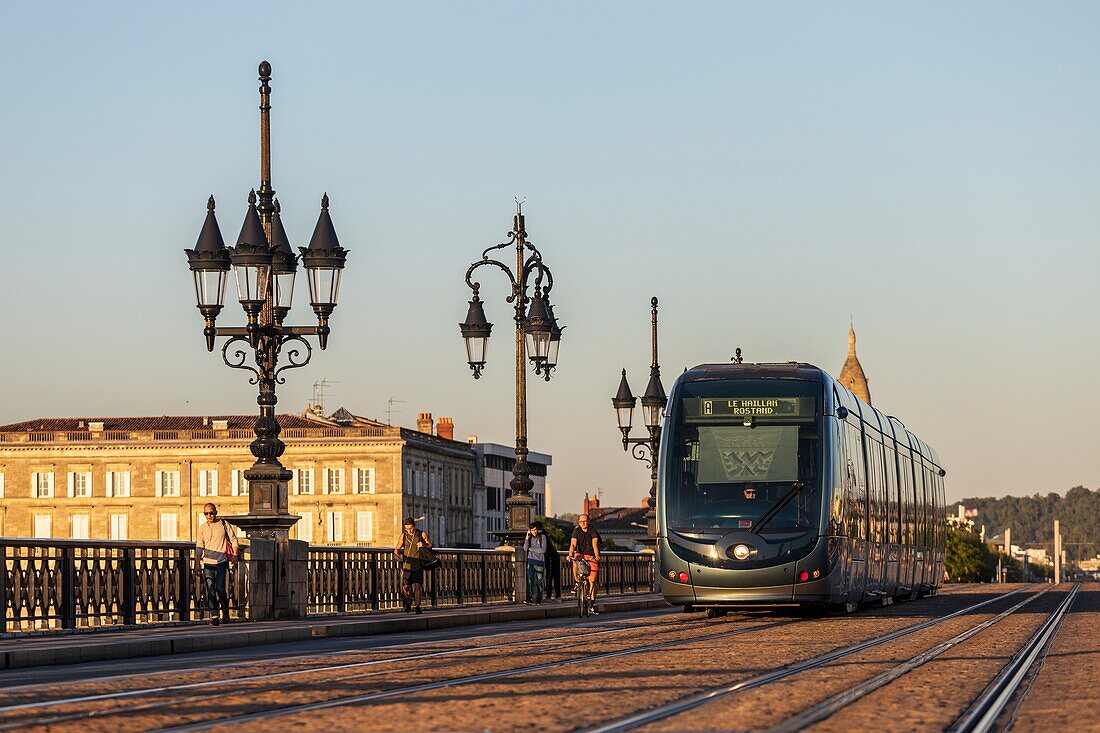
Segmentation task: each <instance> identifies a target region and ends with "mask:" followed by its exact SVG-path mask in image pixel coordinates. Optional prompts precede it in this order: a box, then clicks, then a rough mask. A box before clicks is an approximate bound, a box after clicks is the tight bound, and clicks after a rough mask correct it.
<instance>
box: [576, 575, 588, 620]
mask: <svg viewBox="0 0 1100 733" xmlns="http://www.w3.org/2000/svg"><path fill="white" fill-rule="evenodd" d="M590 595H591V593H590V592H589V590H588V578H581V580H580V582H578V583H577V605H578V606H579V607H580V614H581V618H588V597H589V596H590Z"/></svg>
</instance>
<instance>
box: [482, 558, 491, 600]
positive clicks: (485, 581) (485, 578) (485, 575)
mask: <svg viewBox="0 0 1100 733" xmlns="http://www.w3.org/2000/svg"><path fill="white" fill-rule="evenodd" d="M481 602H482V603H483V604H487V603H488V602H489V556H488V555H487V554H486V555H482V556H481Z"/></svg>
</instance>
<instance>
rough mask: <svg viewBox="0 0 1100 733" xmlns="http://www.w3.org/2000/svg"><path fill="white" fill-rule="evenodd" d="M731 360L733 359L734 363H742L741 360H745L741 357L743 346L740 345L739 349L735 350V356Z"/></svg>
mask: <svg viewBox="0 0 1100 733" xmlns="http://www.w3.org/2000/svg"><path fill="white" fill-rule="evenodd" d="M730 361H732V362H733V363H734V364H740V363H741V362H743V361H744V359H743V358H742V357H741V347H740V346H738V347H737V350H736V351H734V352H733V358H732V359H730Z"/></svg>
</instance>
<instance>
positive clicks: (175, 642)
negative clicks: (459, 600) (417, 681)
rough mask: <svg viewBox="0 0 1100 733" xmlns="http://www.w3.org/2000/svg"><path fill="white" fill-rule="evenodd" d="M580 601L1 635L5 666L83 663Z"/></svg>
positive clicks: (423, 625) (644, 604)
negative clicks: (211, 624) (219, 624)
mask: <svg viewBox="0 0 1100 733" xmlns="http://www.w3.org/2000/svg"><path fill="white" fill-rule="evenodd" d="M664 605H665V602H664V600H663V599H662V598H661V596H659V595H657V594H651V595H638V596H626V597H608V598H601V599H600V601H599V606H600V611H601V612H603V613H622V612H625V611H639V610H644V609H648V608H660V607H663V606H664ZM576 614H577V606H576V604H575V603H568V602H567V603H560V604H558V603H548V604H544V605H541V606H525V605H511V604H509V605H500V606H480V607H466V608H442V609H431V610H426V611H425V612H424V614H423V615H405V614H393V613H386V614H374V615H361V616H316V617H314V616H311V617H309V618H306V619H300V620H295V621H265V622H257V623H250V622H248V621H241V622H234V623H230V624H227V625H225V626H218V627H213V626H207V625H205V624H191V625H179V626H168V627H163V626H162V627H132V628H129V629H125V630H121V631H76V632H58V633H55V634H49V635H35V636H27V637H22V638H21V637H18V636H9V637H8V638H6V639H3V640H0V669H18V668H25V667H41V666H46V665H53V664H79V663H81V662H94V661H102V660H105V659H132V658H136V657H155V656H161V655H165V654H188V653H191V652H206V651H213V650H215V649H232V648H239V647H246V646H259V645H263V644H283V643H287V642H296V641H297V642H300V641H308V640H309V639H315V638H323V637H348V636H372V635H375V634H396V633H404V632H411V631H412V632H414V631H424V630H428V629H445V628H453V627H458V626H474V625H477V624H499V623H507V622H509V621H530V620H537V619H549V618H563V617H567V616H575V615H576Z"/></svg>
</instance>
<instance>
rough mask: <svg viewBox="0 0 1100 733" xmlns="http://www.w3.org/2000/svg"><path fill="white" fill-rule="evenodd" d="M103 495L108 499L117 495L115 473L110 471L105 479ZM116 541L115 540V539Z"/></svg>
mask: <svg viewBox="0 0 1100 733" xmlns="http://www.w3.org/2000/svg"><path fill="white" fill-rule="evenodd" d="M103 494H104V496H106V497H107V498H108V499H110V498H111V497H112V496H114V495H115V472H114V471H108V472H107V475H106V476H105V477H104V479H103ZM113 539H114V538H113Z"/></svg>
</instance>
